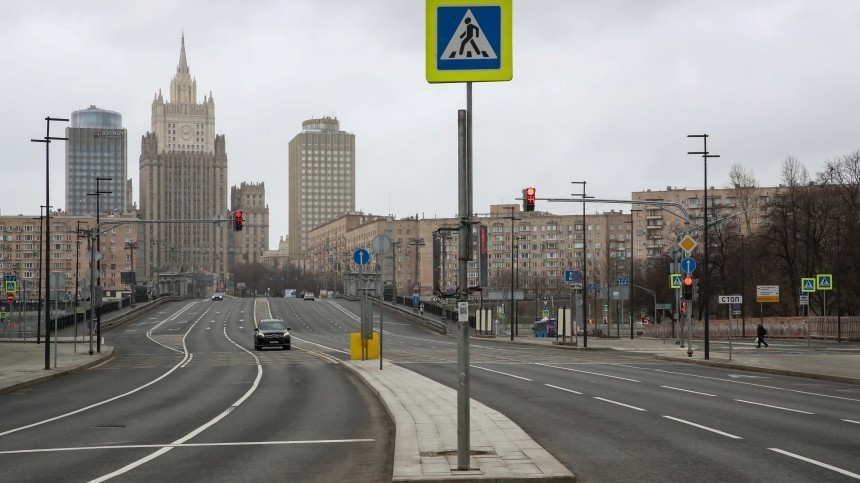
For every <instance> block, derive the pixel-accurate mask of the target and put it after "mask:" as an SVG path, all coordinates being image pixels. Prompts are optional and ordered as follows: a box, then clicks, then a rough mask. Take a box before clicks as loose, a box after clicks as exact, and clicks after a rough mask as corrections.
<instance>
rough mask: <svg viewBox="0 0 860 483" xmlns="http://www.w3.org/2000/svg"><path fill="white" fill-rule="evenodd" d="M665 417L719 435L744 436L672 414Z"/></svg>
mask: <svg viewBox="0 0 860 483" xmlns="http://www.w3.org/2000/svg"><path fill="white" fill-rule="evenodd" d="M663 417H664V418H666V419H671V420H672V421H678V422H679V423H684V424H689V425H690V426H695V427H697V428H699V429H704V430H705V431H710V432H712V433H717V434H719V435H722V436H726V437H728V438H733V439H743V438H741V437H740V436H735V435H734V434H729V433H724V432H722V431H720V430H718V429H714V428H709V427H707V426H702V425H701V424H696V423H694V422H691V421H686V420H683V419H678V418H673V417H672V416H665V415H664V416H663Z"/></svg>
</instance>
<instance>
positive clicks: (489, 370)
mask: <svg viewBox="0 0 860 483" xmlns="http://www.w3.org/2000/svg"><path fill="white" fill-rule="evenodd" d="M469 367H474V368H475V369H483V370H485V371H488V372H495V373H496V374H501V375H503V376H509V377H515V378H517V379H522V380H523V381H531V379H529V378H527V377H521V376H515V375H513V374H508V373H507V372H501V371H494V370H492V369H487V368H486V367H481V366H473V365H470V366H469Z"/></svg>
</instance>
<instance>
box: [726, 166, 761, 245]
mask: <svg viewBox="0 0 860 483" xmlns="http://www.w3.org/2000/svg"><path fill="white" fill-rule="evenodd" d="M758 186H759V184H758V180H756V178H755V175H754V174H753V172H752V170H748V169H746V168H744V167H743V166H741V165H740V164H733V165H732V168H731V170H730V171H729V181H728V183H726V184H725V187H726V188H727V189H734V196H735V198H736V199H737V204H738V208H740V210H741V211H742V212H744V214H743V219H744V226H745V227H746V232H745V234H746V235H749V234H750V233H752V219H753V218H754V217H755V213H753V212H751V210H753V209H754V208H758V207H759V198H758V196H757V195H756V189H757V188H758Z"/></svg>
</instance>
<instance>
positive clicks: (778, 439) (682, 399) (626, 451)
mask: <svg viewBox="0 0 860 483" xmlns="http://www.w3.org/2000/svg"><path fill="white" fill-rule="evenodd" d="M272 307H273V309H272V310H273V312H276V313H278V314H279V316H282V317H284V318H286V319H292V320H294V321H295V322H294V325H296V326H297V327H298V329H297V330H295V331H294V334H295V335H296V337H297V340H296V342H295V345H296V346H298V347H310V348H312V349H311V350H318V351H321V352H325V353H327V354H330V355H332V356H333V357H342V358H344V357H346V356H345V352H346V349H347V347H346V341H347V334H348V333H349V332H354V331H357V330H358V322H357V318H356V317H355V316H354V315H350V314H349V313H346V312H348V311H350V312H351V313H352V314H354V313H356V312H357V311H358V303H353V302H343V301H337V302H329V301H316V302H298V303H296V302H293V301H289V302H285V301H273V302H272ZM384 324H385V325H384V328H385V333H384V344H383V351H384V357H385V358H386V359H388V360H389V361H391V362H394V363H396V364H399V365H402V366H404V367H406V368H408V369H410V370H412V371H415V372H418V373H420V374H422V375H425V376H427V377H429V378H431V379H434V380H436V381H438V382H440V383H442V384H445V385H447V386H449V387H452V388H454V387H455V383H456V380H457V378H456V359H457V358H456V339H455V338H453V337H449V336H441V335H438V334H434V333H431V332H428V331H425V330H423V329H419V328H416V327H414V326H412V325H410V324H407V323H404V322H402V321H398V320H395V319H393V318H391V320H388V319H386V320H385V321H384ZM377 327H378V325H377ZM792 350H804V348H803V347H802V346H801V347H797V348H793V349H792ZM470 358H471V360H470V362H471V369H470V378H471V396H472V398H474V399H476V400H478V401H481V402H482V403H484V404H487V405H488V406H490V407H492V408H494V409H497V410H499V411H500V412H502V413H504V414H505V415H507V416H508V417H510V418H511V419H512V420H513V421H514V422H516V423H517V424H519V425H520V426H521V427H522V428H523V429H525V430H526V432H528V433H529V434H530V435H531V436H532V437H533V438H534V439H535V440H536V441H537V442H539V443H540V444H541V445H542V446H543V447H544V448H546V449H547V450H548V451H550V453H552V454H553V455H554V456H555V457H556V458H558V459H559V461H561V462H562V463H563V464H565V465H566V466H567V467H568V468H570V469H572V470H573V471H574V473H575V474H576V476H577V480H578V481H584V482H590V481H690V480H695V481H781V482H783V481H805V482H808V481H854V480H855V479H856V478H860V477H858V474H860V457H858V455H860V416H858V414H860V412H858V410H860V390H858V388H857V387H856V386H852V385H845V384H839V383H831V382H822V381H813V380H808V379H802V378H793V377H785V376H774V375H762V374H753V373H744V372H739V371H731V370H727V369H720V368H713V367H705V366H695V365H689V364H677V363H672V362H666V361H658V360H655V359H653V358H652V356H651V355H650V354H636V353H620V352H615V351H577V350H564V349H559V348H553V347H544V346H519V345H513V344H509V343H504V342H494V341H492V340H481V341H472V342H471V344H470Z"/></svg>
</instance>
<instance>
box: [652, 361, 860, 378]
mask: <svg viewBox="0 0 860 483" xmlns="http://www.w3.org/2000/svg"><path fill="white" fill-rule="evenodd" d="M654 358H655V359H659V360H663V361H672V362H686V363H687V364H699V365H702V366H712V367H723V368H726V369H736V370H740V371H749V372H761V373H764V374H774V375H778V376H794V377H805V378H807V379H816V380H820V381H831V382H842V383H845V384H856V385H860V379H858V378H855V377H846V376H836V375H832V374H819V373H816V372H803V371H791V370H787V369H776V368H772V367H761V366H750V365H746V364H739V363H737V362H723V361H706V360H702V359H691V358H683V357H676V356H666V355H662V354H654Z"/></svg>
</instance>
